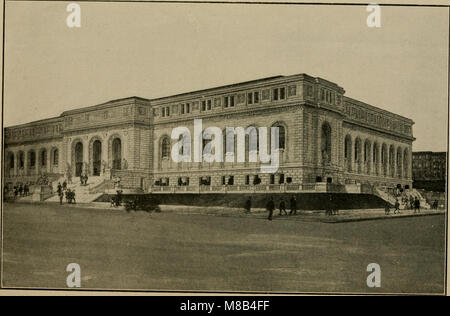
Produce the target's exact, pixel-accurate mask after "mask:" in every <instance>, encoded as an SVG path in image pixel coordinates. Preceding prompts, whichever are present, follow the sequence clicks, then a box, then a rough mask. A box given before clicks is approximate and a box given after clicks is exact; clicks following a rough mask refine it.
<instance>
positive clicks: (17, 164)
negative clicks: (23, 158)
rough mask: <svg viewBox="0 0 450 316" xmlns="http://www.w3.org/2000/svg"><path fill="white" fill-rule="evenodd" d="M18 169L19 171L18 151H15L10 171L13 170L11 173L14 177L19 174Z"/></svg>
mask: <svg viewBox="0 0 450 316" xmlns="http://www.w3.org/2000/svg"><path fill="white" fill-rule="evenodd" d="M18 171H19V153H18V152H16V153H14V168H13V170H12V172H13V174H12V175H13V176H14V177H17V176H18V175H19V172H18Z"/></svg>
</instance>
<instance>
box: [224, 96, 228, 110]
mask: <svg viewBox="0 0 450 316" xmlns="http://www.w3.org/2000/svg"><path fill="white" fill-rule="evenodd" d="M223 106H224V107H226V108H227V107H228V97H224V98H223Z"/></svg>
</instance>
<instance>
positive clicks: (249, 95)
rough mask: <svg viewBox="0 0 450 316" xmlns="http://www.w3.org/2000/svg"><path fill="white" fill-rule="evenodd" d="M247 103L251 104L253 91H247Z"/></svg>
mask: <svg viewBox="0 0 450 316" xmlns="http://www.w3.org/2000/svg"><path fill="white" fill-rule="evenodd" d="M247 104H253V93H251V92H249V93H247Z"/></svg>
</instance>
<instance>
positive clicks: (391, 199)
mask: <svg viewBox="0 0 450 316" xmlns="http://www.w3.org/2000/svg"><path fill="white" fill-rule="evenodd" d="M374 192H375V195H377V196H379V197H380V198H382V199H383V200H385V201H386V202H388V203H389V204H391V205H394V204H395V202H396V200H397V199H398V201H399V202H400V209H405V208H407V205H406V204H405V203H403V201H402V198H403V197H407V198H408V200H409V198H410V196H412V197H413V198H418V199H419V201H420V207H421V208H424V209H427V210H428V209H430V208H431V207H430V205H429V204H428V203H427V201H426V199H425V198H424V197H423V196H422V195H421V194H420V192H419V191H417V190H416V189H408V190H406V191H404V192H403V193H402V194H401V195H400V196H398V197H395V196H394V195H393V194H392V193H390V192H388V191H387V190H384V189H383V188H382V187H377V188H375V190H374Z"/></svg>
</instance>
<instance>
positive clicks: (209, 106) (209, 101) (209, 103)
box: [208, 100, 212, 111]
mask: <svg viewBox="0 0 450 316" xmlns="http://www.w3.org/2000/svg"><path fill="white" fill-rule="evenodd" d="M211 108H212V103H211V100H208V111H210V110H211Z"/></svg>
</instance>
